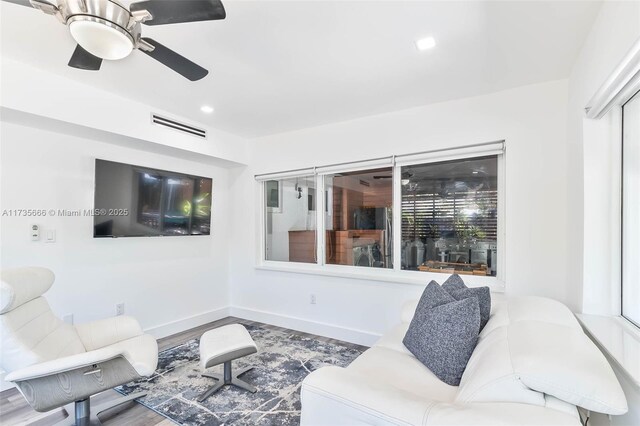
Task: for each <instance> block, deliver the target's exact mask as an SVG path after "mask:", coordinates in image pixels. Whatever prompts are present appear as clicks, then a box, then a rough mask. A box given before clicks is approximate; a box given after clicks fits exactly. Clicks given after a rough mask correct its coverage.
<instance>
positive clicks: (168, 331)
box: [144, 306, 230, 339]
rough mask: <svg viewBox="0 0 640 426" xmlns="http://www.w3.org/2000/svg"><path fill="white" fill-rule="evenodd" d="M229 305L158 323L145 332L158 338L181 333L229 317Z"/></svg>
mask: <svg viewBox="0 0 640 426" xmlns="http://www.w3.org/2000/svg"><path fill="white" fill-rule="evenodd" d="M229 309H230V308H229V307H228V306H225V307H222V308H218V309H214V310H212V311H207V312H202V313H199V314H196V315H193V316H190V317H187V318H182V319H179V320H177V321H171V322H167V323H165V324H161V325H157V326H155V327H149V328H146V329H145V330H144V331H145V333H149V334H151V335H152V336H153V337H155V338H156V339H161V338H163V337H167V336H171V335H172V334H176V333H180V332H182V331H185V330H189V329H191V328H194V327H198V326H201V325H203V324H207V323H210V322H212V321H217V320H219V319H222V318H226V317H228V316H229V315H230V314H229Z"/></svg>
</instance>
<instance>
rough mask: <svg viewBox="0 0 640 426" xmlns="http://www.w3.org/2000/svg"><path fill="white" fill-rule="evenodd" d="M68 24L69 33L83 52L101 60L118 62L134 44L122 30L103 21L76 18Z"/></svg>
mask: <svg viewBox="0 0 640 426" xmlns="http://www.w3.org/2000/svg"><path fill="white" fill-rule="evenodd" d="M74 18H76V19H73V20H72V21H71V22H69V31H70V32H71V36H72V37H73V38H74V40H75V41H76V42H77V43H78V44H79V45H80V46H82V48H83V49H84V50H86V51H87V52H89V53H91V54H92V55H94V56H97V57H99V58H102V59H107V60H111V61H113V60H118V59H123V58H126V57H127V56H129V54H130V53H131V52H132V51H133V48H134V43H133V40H132V39H131V36H130V35H129V34H128V33H127V32H126V31H124V30H123V29H121V28H119V27H117V26H115V25H113V24H111V23H110V22H109V21H106V20H104V19H100V18H95V17H89V16H77V17H74Z"/></svg>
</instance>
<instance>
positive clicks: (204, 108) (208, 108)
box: [200, 105, 213, 114]
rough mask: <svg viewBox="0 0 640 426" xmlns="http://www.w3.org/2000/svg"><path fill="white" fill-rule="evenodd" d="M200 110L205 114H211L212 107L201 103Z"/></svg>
mask: <svg viewBox="0 0 640 426" xmlns="http://www.w3.org/2000/svg"><path fill="white" fill-rule="evenodd" d="M200 111H202V112H204V113H205V114H211V113H212V112H213V107H212V106H209V105H202V106H201V107H200Z"/></svg>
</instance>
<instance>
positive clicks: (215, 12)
mask: <svg viewBox="0 0 640 426" xmlns="http://www.w3.org/2000/svg"><path fill="white" fill-rule="evenodd" d="M129 9H130V10H131V12H137V11H140V10H146V11H148V12H149V13H150V14H151V16H152V18H151V19H150V20H148V21H144V22H143V23H144V24H146V25H165V24H179V23H182V22H196V21H213V20H217V19H224V18H225V17H226V16H227V13H226V12H225V10H224V6H223V5H222V2H221V1H220V0H146V1H140V2H137V3H131V6H130V7H129Z"/></svg>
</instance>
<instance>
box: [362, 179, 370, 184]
mask: <svg viewBox="0 0 640 426" xmlns="http://www.w3.org/2000/svg"><path fill="white" fill-rule="evenodd" d="M360 185H362V186H371V184H370V183H369V182H367V181H366V180H362V179H360Z"/></svg>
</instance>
